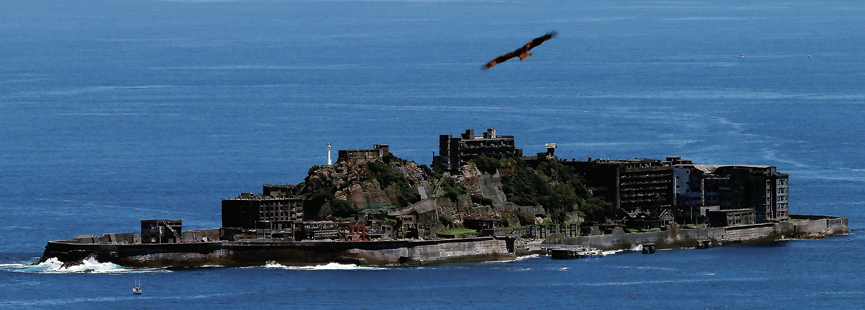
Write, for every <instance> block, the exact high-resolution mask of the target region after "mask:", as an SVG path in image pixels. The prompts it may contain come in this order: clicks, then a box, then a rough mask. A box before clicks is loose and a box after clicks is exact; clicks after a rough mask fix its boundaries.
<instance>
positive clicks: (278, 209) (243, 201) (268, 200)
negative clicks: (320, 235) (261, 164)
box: [222, 185, 303, 235]
mask: <svg viewBox="0 0 865 310" xmlns="http://www.w3.org/2000/svg"><path fill="white" fill-rule="evenodd" d="M302 220H303V199H302V198H300V197H298V196H296V195H295V188H294V187H293V186H291V185H264V190H263V193H262V194H252V193H242V194H240V196H238V197H237V198H230V199H224V200H222V227H223V228H230V229H234V230H236V231H238V232H241V233H244V234H247V233H249V234H252V233H254V234H268V235H274V234H276V235H290V234H292V233H293V232H294V231H295V230H296V227H295V224H296V223H297V222H299V221H302Z"/></svg>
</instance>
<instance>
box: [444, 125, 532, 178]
mask: <svg viewBox="0 0 865 310" xmlns="http://www.w3.org/2000/svg"><path fill="white" fill-rule="evenodd" d="M481 155H484V156H487V157H491V158H505V157H515V156H523V150H521V149H518V148H516V145H515V144H514V136H504V135H498V134H497V133H496V129H495V128H489V129H487V131H486V132H484V133H483V135H481V136H475V131H474V129H468V130H466V132H465V133H463V134H462V135H460V136H459V137H454V136H451V135H440V136H439V156H436V157H435V158H434V159H433V165H434V166H435V167H439V168H441V169H443V170H445V171H451V172H455V171H459V169H460V166H462V165H465V164H468V163H469V161H471V160H472V159H474V158H476V157H478V156H481Z"/></svg>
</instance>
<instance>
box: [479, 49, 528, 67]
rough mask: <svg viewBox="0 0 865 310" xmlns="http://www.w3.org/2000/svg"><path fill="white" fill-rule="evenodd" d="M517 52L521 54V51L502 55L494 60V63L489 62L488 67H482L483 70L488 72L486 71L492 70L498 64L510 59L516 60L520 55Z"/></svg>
mask: <svg viewBox="0 0 865 310" xmlns="http://www.w3.org/2000/svg"><path fill="white" fill-rule="evenodd" d="M517 52H519V50H516V51H513V52H510V53H507V54H504V55H501V56H499V57H496V59H493V60H492V61H490V62H488V63H487V64H486V65H484V66H483V67H481V69H484V70H486V69H489V68H492V67H493V66H495V65H497V64H500V63H503V62H505V61H507V60H508V59H511V58H514V57H516V56H517V55H518V54H517Z"/></svg>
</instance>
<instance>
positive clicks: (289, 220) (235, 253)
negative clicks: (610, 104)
mask: <svg viewBox="0 0 865 310" xmlns="http://www.w3.org/2000/svg"><path fill="white" fill-rule="evenodd" d="M556 148H557V146H556V143H545V144H544V151H543V152H539V153H536V154H534V155H531V156H525V155H524V154H523V150H522V149H518V148H516V144H515V139H514V137H513V136H508V135H499V134H497V133H496V130H495V129H494V128H490V129H487V131H485V132H483V133H482V134H481V135H479V136H476V135H475V133H474V130H471V129H469V130H466V132H465V133H462V134H460V135H458V136H452V135H440V136H439V152H438V155H437V156H435V158H434V160H433V163H432V165H431V167H429V166H426V165H418V164H417V163H415V162H412V161H407V160H404V159H401V158H398V157H396V156H394V155H393V154H391V153H390V148H389V145H386V144H375V145H373V148H371V149H355V150H339V151H338V158H337V160H336V162H333V161H332V159H331V156H330V145H328V163H327V164H326V165H319V166H314V167H312V168H310V169H309V171H308V174H307V176H306V177H305V178H304V181H303V182H301V183H299V184H282V183H277V184H265V185H263V187H262V192H261V193H241V194H240V195H238V196H237V197H235V198H230V199H224V200H222V227H220V228H213V229H206V230H183V222H182V220H177V219H144V220H142V221H141V229H140V231H139V232H129V233H105V234H103V235H101V236H93V235H80V236H75V237H74V238H73V239H69V240H54V241H49V242H48V244H47V245H46V246H45V252H44V254H43V256H42V257H41V258H40V261H46V260H48V259H51V258H56V259H58V260H60V261H62V262H63V263H64V265H67V266H68V265H74V264H79V263H81V262H82V261H83V260H84V259H87V258H88V257H93V258H96V259H97V260H99V261H101V262H112V263H115V264H118V265H121V266H128V267H199V266H214V265H217V266H262V265H265V264H268V263H279V264H283V265H314V264H323V263H331V262H337V263H347V264H357V265H420V264H430V263H447V262H479V261H490V260H507V259H513V258H515V257H517V256H520V255H528V254H549V253H552V252H553V251H556V250H558V251H560V252H561V250H562V249H567V248H569V247H580V248H591V249H593V250H603V251H610V250H640V249H642V250H643V252H644V253H653V252H654V250H655V249H666V248H708V247H712V246H719V245H724V244H731V243H743V242H773V241H777V240H783V239H795V238H824V237H827V236H833V235H841V234H846V233H848V223H847V218H844V217H836V216H820V215H797V214H791V213H789V211H790V209H789V200H788V193H789V192H788V190H789V183H788V179H789V175H787V174H784V173H779V172H778V171H777V169H776V167H774V166H764V165H701V164H694V163H693V162H691V161H689V160H683V159H681V158H680V157H667V158H666V159H664V160H660V159H647V158H634V159H619V160H611V159H592V158H588V159H587V160H576V159H563V158H559V157H558V156H557V155H556V154H555V150H556ZM565 253H566V252H565ZM566 256H567V255H566Z"/></svg>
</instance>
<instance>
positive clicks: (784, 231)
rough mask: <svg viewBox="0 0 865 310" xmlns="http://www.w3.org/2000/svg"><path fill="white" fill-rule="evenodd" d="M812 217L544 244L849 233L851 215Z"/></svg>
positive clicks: (691, 243)
mask: <svg viewBox="0 0 865 310" xmlns="http://www.w3.org/2000/svg"><path fill="white" fill-rule="evenodd" d="M809 218H811V219H810V220H805V221H797V222H792V223H791V222H780V223H764V224H754V225H742V226H730V227H709V228H697V229H675V228H674V229H669V230H667V231H659V232H646V233H630V234H626V233H624V231H622V230H621V229H618V228H617V229H615V230H614V231H613V233H612V234H609V235H600V236H582V237H565V236H564V235H562V234H553V235H550V236H549V237H547V238H546V240H545V241H544V244H564V245H586V246H591V247H595V248H598V249H601V250H627V249H632V248H634V247H635V246H637V245H639V244H643V243H654V244H655V248H657V249H670V248H683V247H696V246H697V243H698V240H707V241H710V242H711V244H712V245H722V244H724V243H741V242H768V241H774V240H778V239H782V238H790V239H793V238H823V237H826V236H833V235H842V234H846V233H848V226H847V218H843V217H825V216H824V217H817V216H809Z"/></svg>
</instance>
